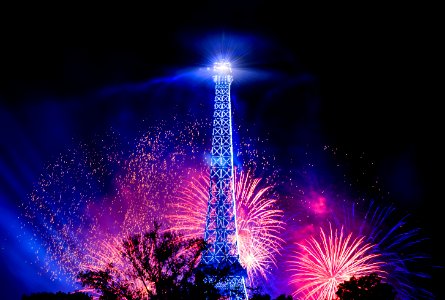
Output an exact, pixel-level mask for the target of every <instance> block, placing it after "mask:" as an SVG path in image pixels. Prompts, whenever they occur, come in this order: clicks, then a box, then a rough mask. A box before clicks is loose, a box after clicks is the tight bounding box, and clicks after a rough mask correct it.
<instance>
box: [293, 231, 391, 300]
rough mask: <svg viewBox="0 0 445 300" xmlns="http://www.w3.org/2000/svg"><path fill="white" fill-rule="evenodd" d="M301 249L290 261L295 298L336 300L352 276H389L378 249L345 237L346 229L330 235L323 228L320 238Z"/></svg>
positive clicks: (361, 238)
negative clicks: (338, 292)
mask: <svg viewBox="0 0 445 300" xmlns="http://www.w3.org/2000/svg"><path fill="white" fill-rule="evenodd" d="M298 247H299V250H296V251H295V254H294V259H293V260H291V261H289V265H290V271H292V272H293V275H292V277H291V280H290V283H291V284H292V285H295V286H296V287H297V288H296V290H295V291H294V292H293V296H294V297H297V296H302V297H303V298H304V299H334V298H335V292H336V291H337V290H338V285H339V284H340V283H343V282H344V281H346V280H349V279H350V278H351V277H352V276H355V277H361V276H366V275H369V274H371V273H377V274H379V275H381V276H384V275H385V272H384V271H382V270H381V267H380V266H381V264H382V262H381V261H379V260H378V258H379V255H378V254H375V253H372V248H373V247H374V245H373V244H369V243H365V242H364V237H357V238H352V233H349V234H348V235H344V232H343V227H342V228H341V229H340V230H339V231H338V230H337V229H334V230H333V229H332V227H331V226H330V227H329V234H326V233H325V232H324V230H323V228H322V227H320V235H319V238H315V237H311V238H309V239H307V240H306V241H305V242H303V243H298Z"/></svg>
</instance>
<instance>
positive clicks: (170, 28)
mask: <svg viewBox="0 0 445 300" xmlns="http://www.w3.org/2000/svg"><path fill="white" fill-rule="evenodd" d="M109 5H110V4H107V5H104V7H99V8H94V9H93V8H92V7H91V8H90V7H76V6H73V7H70V6H69V5H66V7H55V8H54V10H50V9H49V8H48V9H46V8H44V7H40V6H36V7H25V4H23V6H24V7H14V8H5V9H4V10H3V13H2V17H1V21H0V26H1V27H0V28H1V29H0V34H1V35H0V45H1V46H0V49H1V50H0V113H1V115H0V120H1V129H0V132H1V144H0V145H1V148H0V150H1V152H0V154H1V161H0V162H1V165H0V166H1V168H2V174H1V177H2V186H1V188H2V194H1V197H2V198H1V208H2V211H1V213H2V214H4V215H5V218H4V220H2V221H3V222H2V227H1V231H0V232H1V233H0V234H1V235H0V238H1V246H2V248H1V249H0V255H1V265H0V267H1V268H2V270H3V272H4V273H3V274H2V280H1V282H2V285H1V286H2V291H5V290H11V294H10V297H11V299H18V298H16V297H17V295H20V292H19V291H20V286H22V283H21V280H24V279H23V278H21V277H20V276H16V275H14V276H11V275H10V273H9V272H10V271H8V270H11V268H13V267H12V263H11V261H14V260H11V258H10V257H9V256H8V255H10V253H11V252H13V250H12V248H13V247H15V246H17V243H15V242H13V241H12V240H11V239H12V236H13V234H11V233H10V232H8V230H9V229H8V224H9V221H8V220H9V218H12V219H14V218H15V213H16V212H17V210H16V208H15V205H16V204H17V202H19V201H20V197H22V196H24V195H26V194H27V193H28V192H29V189H30V188H31V186H32V183H33V182H34V181H35V180H36V178H37V177H38V175H39V173H40V172H41V167H42V165H43V164H44V163H45V162H46V161H47V160H49V159H50V158H51V157H52V156H53V155H55V154H57V153H58V152H60V151H61V150H62V149H64V148H65V147H66V145H67V144H69V143H70V141H72V138H80V137H82V136H85V135H88V134H89V133H91V132H94V131H101V130H104V129H106V128H107V126H109V125H110V123H112V124H113V125H115V126H121V128H122V129H123V130H126V131H127V132H131V131H132V130H134V129H135V128H136V127H137V125H135V123H134V124H133V123H132V124H129V121H128V120H133V122H136V121H137V120H140V119H143V118H145V117H147V115H145V113H144V110H146V109H147V110H148V109H149V108H150V109H152V108H153V103H151V104H150V105H148V104H144V102H143V101H134V102H131V103H125V101H124V102H122V101H121V100H120V101H116V102H113V103H105V102H103V101H102V102H101V101H97V102H94V97H93V96H91V95H94V94H95V93H97V92H98V91H107V90H109V89H112V88H113V87H115V88H116V87H118V88H119V87H122V86H126V85H131V84H139V83H142V82H145V81H147V80H149V79H153V78H157V77H159V78H160V77H166V76H172V73H175V72H177V71H178V70H182V69H186V68H193V67H196V66H199V67H202V66H204V65H206V64H207V63H208V62H209V54H210V55H211V54H213V52H214V49H215V46H212V45H211V42H212V41H217V42H222V43H223V44H224V43H225V45H226V46H227V47H228V48H232V47H233V48H235V49H236V51H235V53H236V54H237V55H239V56H240V58H239V60H238V63H239V64H240V65H241V66H242V68H243V69H245V70H249V69H251V70H256V71H264V74H269V75H268V76H269V77H267V76H266V77H267V78H268V79H259V80H260V81H261V80H263V83H262V84H257V83H256V82H255V81H252V80H250V81H246V82H242V81H241V82H240V83H239V84H237V85H235V84H234V87H233V88H234V89H237V90H238V93H239V94H238V96H236V97H239V99H242V101H240V103H239V109H240V111H242V112H244V118H245V119H246V120H247V121H248V122H254V123H258V124H260V125H259V129H258V131H259V132H266V131H267V132H268V133H269V134H270V140H271V143H273V145H274V147H276V148H275V149H276V151H277V153H278V154H279V156H280V159H281V160H283V161H285V160H286V159H287V157H289V156H291V155H292V151H293V150H294V149H296V148H298V147H300V145H306V144H316V145H317V144H321V145H322V144H331V145H338V146H340V147H342V148H344V149H346V151H349V152H352V153H354V152H355V153H360V152H366V153H367V155H368V156H369V157H371V159H372V160H374V161H375V162H376V173H377V174H378V176H379V177H380V178H381V179H382V182H383V184H384V185H385V188H386V189H387V190H388V191H389V192H390V194H391V195H392V196H393V197H394V198H395V199H397V202H398V204H399V205H400V206H401V207H403V208H405V209H407V210H410V211H415V212H416V214H418V217H419V220H421V224H422V226H424V227H425V228H427V229H428V230H429V231H431V233H432V235H433V236H434V237H435V239H433V240H434V243H433V245H434V246H433V247H434V249H433V252H434V253H435V255H438V253H439V248H438V247H439V242H438V237H440V236H439V235H438V230H437V229H436V228H437V227H440V225H438V224H440V222H439V220H440V217H441V215H442V214H441V212H440V209H439V207H440V203H441V198H442V197H441V196H440V194H439V192H440V188H439V187H440V185H441V182H439V180H438V179H439V178H442V177H443V176H442V175H440V174H441V168H440V167H439V166H441V162H442V153H441V149H442V148H441V147H439V143H440V142H441V137H442V136H443V133H442V130H441V126H440V123H441V113H440V109H439V105H440V102H441V100H442V99H443V97H441V96H440V95H441V94H439V93H438V90H439V76H440V75H439V74H442V70H441V69H440V68H439V55H438V54H439V50H438V44H439V41H438V40H439V39H440V37H441V35H439V34H438V31H439V30H438V27H439V18H438V16H437V8H434V7H417V6H414V5H413V6H408V4H405V3H404V4H403V5H400V6H398V5H385V6H383V5H382V6H377V5H375V6H372V5H369V6H367V5H356V6H346V5H344V6H343V7H339V6H331V7H323V6H320V7H317V6H315V5H314V6H310V5H307V4H301V3H293V4H292V5H290V4H289V5H287V4H286V5H284V4H282V5H280V4H276V6H275V3H271V2H270V1H244V2H243V3H242V4H237V3H235V1H229V2H214V3H213V2H203V3H195V4H190V3H187V2H182V3H180V4H177V3H170V2H169V3H164V4H159V3H157V4H156V5H155V4H149V6H150V5H153V6H152V7H137V6H134V7H132V6H130V5H126V6H125V7H109ZM272 5H274V6H272ZM229 45H230V46H229ZM259 73H260V72H259ZM259 73H258V74H259ZM270 74H274V75H273V76H272V75H270ZM440 77H442V76H440ZM265 95H267V96H265ZM300 98H301V99H306V100H305V101H299V100H298V99H300ZM160 105H168V104H162V103H160ZM120 111H125V112H127V113H128V114H127V115H124V114H119V113H118V112H120ZM116 116H121V119H118V120H117V121H116V119H113V118H114V117H116ZM303 125H304V126H303ZM308 128H309V129H308ZM30 147H32V148H33V149H34V150H32V151H31V150H30V149H29V148H30ZM17 160H18V161H20V162H17ZM11 178H12V179H11ZM6 182H7V184H6ZM4 183H5V184H4ZM11 183H15V186H13V187H12V186H11ZM11 191H14V192H11ZM10 195H13V196H10ZM15 259H18V260H20V259H21V258H20V257H18V258H17V257H16V258H15ZM436 259H437V262H438V264H441V263H442V262H443V259H442V258H440V259H439V257H437V256H436ZM441 274H442V272H438V274H435V275H434V276H439V275H441ZM26 280H27V279H26ZM30 280H33V279H30ZM3 284H5V285H3ZM16 284H17V286H18V287H14V288H10V286H11V285H16ZM26 286H27V287H26V292H34V291H39V290H38V289H39V288H40V287H41V286H42V285H39V284H38V283H35V284H27V285H26ZM43 286H44V285H43ZM33 288H34V290H32V289H33Z"/></svg>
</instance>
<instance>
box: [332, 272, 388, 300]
mask: <svg viewBox="0 0 445 300" xmlns="http://www.w3.org/2000/svg"><path fill="white" fill-rule="evenodd" d="M335 294H336V295H337V296H338V297H339V299H340V300H357V299H362V300H394V299H395V296H396V292H395V291H394V288H393V287H392V286H391V285H389V284H387V283H383V282H381V278H380V277H379V276H378V274H376V273H372V274H370V275H367V276H362V277H359V278H356V277H351V279H350V280H349V281H345V282H343V283H340V284H339V285H338V291H337V292H336V293H335Z"/></svg>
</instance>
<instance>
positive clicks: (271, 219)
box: [22, 120, 284, 288]
mask: <svg viewBox="0 0 445 300" xmlns="http://www.w3.org/2000/svg"><path fill="white" fill-rule="evenodd" d="M207 126H208V123H206V122H205V120H204V121H201V122H200V121H197V120H194V121H193V122H186V124H185V125H184V123H182V122H164V123H160V124H158V125H157V126H155V127H153V128H150V129H149V131H148V132H147V133H145V134H143V135H142V137H141V138H140V139H138V140H137V141H136V143H135V146H134V147H131V145H130V147H129V145H128V142H127V144H126V145H124V146H123V145H122V141H121V139H122V138H121V137H120V136H119V135H118V134H117V133H115V132H110V133H109V134H108V135H107V136H100V137H96V138H95V139H93V140H92V141H89V142H88V143H87V142H85V143H80V144H79V146H78V147H72V148H70V149H68V150H67V151H66V153H62V154H61V155H60V157H58V158H57V159H56V160H55V161H53V162H51V163H49V164H48V165H47V167H46V169H45V170H44V172H42V175H41V178H40V180H39V182H38V184H37V185H36V187H35V189H34V190H33V192H32V194H31V196H30V198H29V201H24V203H23V205H22V209H23V216H24V218H23V220H24V226H27V227H29V228H31V229H32V231H33V233H34V239H33V241H32V242H33V243H37V244H39V245H41V246H42V247H43V248H44V250H45V252H44V253H37V250H36V255H37V256H38V257H40V261H39V262H38V263H39V264H41V265H42V268H43V271H44V272H45V273H47V274H48V273H49V274H50V275H51V277H52V279H53V280H67V281H68V282H69V284H71V285H72V286H74V287H75V288H76V287H77V280H76V275H77V274H78V273H79V272H80V271H85V270H100V269H103V267H104V266H107V265H109V264H110V263H111V262H112V261H114V264H113V266H114V267H113V272H115V273H116V274H115V275H116V276H115V277H116V278H121V280H126V279H125V278H126V276H127V275H125V274H126V272H127V268H126V265H125V264H126V262H125V261H123V260H122V259H121V258H120V257H119V255H118V253H119V247H120V245H119V243H118V241H120V240H122V239H123V238H125V237H127V236H129V235H130V234H134V233H140V232H144V231H148V230H150V229H152V228H151V226H152V224H153V221H154V220H157V221H159V222H160V223H162V224H165V225H166V226H163V227H164V228H165V227H167V226H168V225H170V224H173V225H172V226H177V224H183V227H182V228H181V229H184V230H182V231H183V232H184V233H186V234H187V232H188V233H189V234H190V233H193V235H189V236H187V235H186V237H192V236H199V237H202V236H203V234H204V226H205V214H206V208H207V200H208V185H209V179H208V175H204V174H208V169H207V162H206V159H207V156H206V154H205V152H204V151H203V150H202V149H205V148H209V147H206V143H208V142H209V139H208V138H207V137H206V132H207V130H206V127H207ZM253 144H254V143H253V142H252V141H247V142H245V143H243V145H245V147H244V148H243V149H238V152H237V155H238V156H237V159H245V160H246V161H249V160H250V161H249V162H248V163H247V164H250V167H251V168H253V167H252V165H255V164H256V163H257V161H258V160H259V159H258V155H260V154H259V151H258V150H257V149H254V147H253ZM261 156H262V157H264V156H263V155H261ZM262 167H263V171H264V170H265V169H267V162H266V163H265V164H262ZM203 170H206V171H203ZM252 170H253V169H252ZM238 175H239V176H238ZM191 178H196V180H195V179H191ZM268 180H270V181H268ZM272 180H273V179H271V176H268V177H267V178H266V177H265V178H262V179H260V178H255V177H254V175H253V171H247V172H239V173H237V179H236V181H237V187H236V193H237V198H239V199H240V201H238V207H237V210H238V214H239V216H240V217H239V221H238V222H239V225H238V229H239V232H240V240H241V242H240V248H241V249H242V253H243V255H242V263H243V264H245V265H246V266H247V267H248V269H249V272H250V274H251V276H252V278H253V277H254V276H256V275H261V276H266V274H267V273H268V272H269V271H270V269H271V268H272V267H273V265H274V263H275V261H276V255H278V253H279V249H280V246H281V244H282V243H283V241H282V240H281V238H280V237H279V233H280V232H281V231H282V230H283V227H284V222H282V220H281V217H282V215H283V211H282V210H280V209H278V208H277V202H278V200H279V199H278V197H277V196H276V195H274V191H273V184H271V183H270V182H271V181H272ZM187 197H188V198H187ZM199 201H202V203H201V202H199ZM175 202H176V203H177V204H178V205H180V204H181V205H182V207H180V206H177V207H176V211H177V212H179V209H183V210H185V211H189V212H193V214H192V213H189V214H183V215H182V218H183V219H181V217H180V215H179V214H176V221H178V222H177V223H175V221H174V219H172V218H171V206H169V205H167V204H171V203H175ZM191 218H195V219H191ZM172 221H173V222H172ZM186 221H187V222H188V223H187V222H186ZM184 224H188V225H190V226H192V227H190V228H186V227H184ZM118 273H119V274H120V275H119V274H118ZM67 277H68V279H66V278H67Z"/></svg>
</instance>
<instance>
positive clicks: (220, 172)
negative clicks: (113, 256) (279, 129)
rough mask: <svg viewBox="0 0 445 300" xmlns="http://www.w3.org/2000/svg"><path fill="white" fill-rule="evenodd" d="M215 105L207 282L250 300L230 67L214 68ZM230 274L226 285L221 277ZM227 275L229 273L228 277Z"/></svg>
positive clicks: (219, 65)
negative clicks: (241, 240)
mask: <svg viewBox="0 0 445 300" xmlns="http://www.w3.org/2000/svg"><path fill="white" fill-rule="evenodd" d="M213 71H214V75H213V81H214V82H215V102H214V111H213V130H212V152H211V162H210V189H209V201H208V208H207V217H206V227H205V237H204V238H205V240H206V241H207V242H208V243H209V244H210V245H211V246H210V248H209V249H208V250H206V251H205V252H204V253H203V255H202V259H201V268H202V270H203V271H204V273H205V274H206V276H207V277H206V278H207V280H209V281H211V282H216V287H217V288H218V289H219V291H220V292H221V294H222V295H223V296H226V297H229V298H230V299H247V293H246V286H245V277H246V276H247V273H246V271H245V270H244V269H243V268H242V266H241V264H240V262H239V252H238V243H237V240H238V235H237V227H236V205H235V191H234V177H233V144H232V110H231V104H230V84H231V83H232V80H233V77H232V70H231V66H230V63H228V62H219V63H215V65H214V67H213ZM218 272H219V275H221V273H222V274H227V277H226V279H225V280H224V281H218V280H217V279H216V277H217V275H215V274H218ZM226 272H227V273H226Z"/></svg>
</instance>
